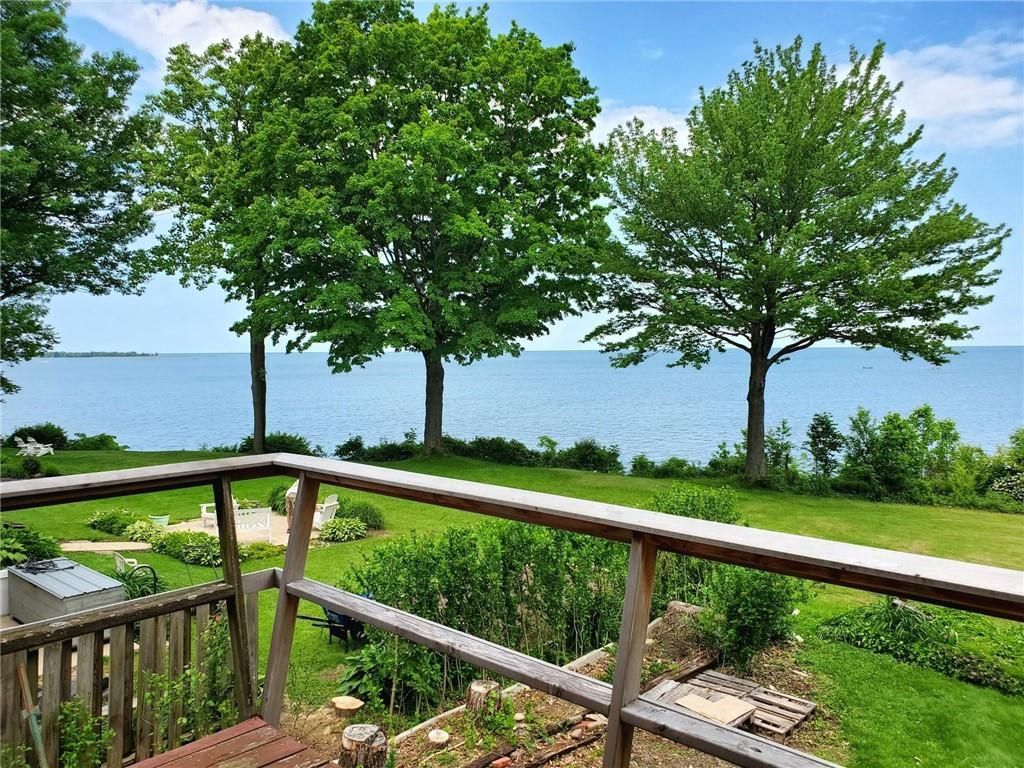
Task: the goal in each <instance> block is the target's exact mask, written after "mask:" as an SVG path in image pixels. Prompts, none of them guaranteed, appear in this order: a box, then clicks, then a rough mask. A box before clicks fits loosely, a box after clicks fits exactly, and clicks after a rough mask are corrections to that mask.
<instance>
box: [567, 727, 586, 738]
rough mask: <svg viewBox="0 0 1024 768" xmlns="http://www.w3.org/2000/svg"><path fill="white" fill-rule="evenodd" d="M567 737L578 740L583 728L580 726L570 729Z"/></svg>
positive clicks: (581, 735)
mask: <svg viewBox="0 0 1024 768" xmlns="http://www.w3.org/2000/svg"><path fill="white" fill-rule="evenodd" d="M569 738H570V739H575V740H576V741H579V740H580V739H582V738H583V729H582V728H573V729H572V730H571V731H569Z"/></svg>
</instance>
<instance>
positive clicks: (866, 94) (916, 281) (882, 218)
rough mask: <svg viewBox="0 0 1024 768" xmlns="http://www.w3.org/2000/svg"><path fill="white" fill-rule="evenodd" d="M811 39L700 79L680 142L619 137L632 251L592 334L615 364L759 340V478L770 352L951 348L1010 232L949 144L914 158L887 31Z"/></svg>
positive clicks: (938, 358)
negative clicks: (964, 199) (871, 38)
mask: <svg viewBox="0 0 1024 768" xmlns="http://www.w3.org/2000/svg"><path fill="white" fill-rule="evenodd" d="M801 47H802V46H801V41H800V40H799V39H798V40H797V41H796V42H795V44H794V45H792V46H790V47H788V48H782V47H779V48H776V49H774V50H770V49H766V48H762V47H756V48H755V51H754V57H753V58H752V59H751V60H750V61H748V62H747V63H745V64H744V65H743V67H742V68H741V69H740V70H739V71H734V72H732V73H730V75H729V77H728V81H727V83H726V85H725V86H723V87H721V88H716V89H714V90H712V91H710V92H705V91H703V90H702V91H701V92H700V99H699V103H698V104H697V106H696V107H695V108H694V109H693V111H692V112H691V114H690V115H689V118H688V120H687V126H688V129H689V136H688V137H685V140H683V141H682V145H681V138H683V137H680V136H678V135H677V134H676V133H675V132H674V131H672V130H665V131H663V132H661V133H655V132H650V131H645V130H644V128H643V126H642V124H640V123H639V122H634V123H631V124H629V125H627V126H625V127H623V128H621V129H619V130H617V131H616V132H614V134H613V136H612V140H611V147H612V151H613V154H614V162H613V171H612V179H613V186H614V193H613V196H614V199H615V202H616V203H617V205H618V210H619V224H620V226H621V230H622V233H623V239H624V245H625V248H624V250H623V251H622V252H619V253H618V254H617V255H615V256H613V257H612V258H610V259H609V260H608V261H607V262H606V263H605V265H604V268H605V271H606V274H607V280H606V288H607V293H606V298H605V300H604V302H603V306H604V308H605V309H607V310H609V311H610V312H611V313H612V316H611V319H609V320H608V321H607V322H605V323H603V324H602V325H601V326H600V327H598V328H597V329H596V330H595V331H594V332H593V333H592V334H591V338H601V339H605V343H604V348H605V349H606V350H608V351H611V352H614V353H616V355H615V357H614V362H615V364H617V365H630V364H634V363H638V362H640V361H642V360H644V359H646V358H647V357H648V356H650V355H651V354H652V353H655V352H672V353H675V354H676V355H677V359H676V361H675V363H674V364H675V365H695V366H700V365H702V364H704V363H706V362H707V361H708V359H709V355H710V353H711V351H713V350H718V351H723V350H725V349H728V348H737V349H742V350H743V351H745V352H747V353H749V355H750V381H749V386H748V396H747V400H748V414H747V474H748V476H749V477H752V478H758V477H761V476H762V475H763V474H764V472H765V462H764V388H765V380H766V375H767V373H768V370H769V369H770V368H771V367H772V366H773V365H775V364H778V363H781V362H783V361H784V360H786V358H787V357H788V356H789V355H791V354H793V353H795V352H799V351H801V350H804V349H807V348H808V347H810V346H812V345H814V344H816V343H818V342H820V341H823V340H825V339H835V340H839V341H844V342H849V343H851V344H854V345H857V346H860V347H865V348H872V347H886V348H889V349H892V350H895V351H896V352H898V353H899V354H900V355H902V356H903V357H904V358H907V357H911V356H918V357H921V358H923V359H925V360H928V361H930V362H933V363H936V364H938V363H942V362H944V361H945V360H946V359H947V358H948V356H949V355H950V354H951V352H952V350H951V349H950V346H949V343H950V342H951V341H956V340H960V339H964V338H967V337H968V336H969V335H970V333H971V331H972V330H973V328H971V327H969V326H968V325H966V324H964V323H963V322H962V315H963V314H964V313H965V312H966V311H967V310H969V309H970V308H972V307H976V306H979V305H982V304H985V303H986V302H988V301H989V300H990V297H989V296H987V295H985V293H984V292H983V289H984V288H985V287H987V286H990V285H991V284H992V283H993V282H994V281H995V279H996V275H997V272H996V271H995V270H993V269H992V268H991V265H992V261H993V260H994V259H995V258H996V257H997V256H998V254H999V252H1000V248H1001V245H1002V242H1003V240H1004V239H1005V237H1006V236H1007V230H1006V229H1005V227H1002V226H999V227H991V226H987V225H986V224H984V223H983V222H981V221H979V220H978V219H977V218H976V217H974V216H973V215H971V214H970V213H969V212H968V211H967V210H966V209H965V208H964V206H962V205H960V204H958V203H956V202H954V201H952V200H951V199H950V198H949V192H950V189H951V187H952V185H953V182H954V180H955V178H956V173H955V171H954V170H952V169H950V168H947V167H946V165H945V162H944V158H943V157H942V156H939V157H937V158H934V159H922V158H921V157H920V155H919V153H918V151H917V145H918V142H919V140H920V138H921V135H922V129H921V128H916V129H914V130H907V127H906V121H905V116H904V114H903V113H902V112H901V111H899V110H898V109H897V107H896V104H895V96H896V94H897V92H898V90H899V87H900V86H899V84H894V83H891V82H889V81H888V80H887V79H886V78H885V77H884V76H883V75H882V74H881V72H880V64H881V61H882V56H883V49H882V46H881V45H879V46H877V47H876V48H875V49H874V50H873V51H872V52H871V54H870V55H869V56H862V55H859V54H857V53H856V52H855V51H851V57H850V66H849V69H848V71H847V72H846V73H845V74H842V75H840V74H839V73H837V71H836V69H835V68H834V67H830V66H829V65H828V63H827V62H826V60H825V57H824V55H823V54H822V52H821V49H820V47H819V46H815V47H814V48H813V49H812V51H811V52H810V56H809V57H808V58H807V59H806V60H805V59H803V58H802V56H801Z"/></svg>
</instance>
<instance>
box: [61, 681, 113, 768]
mask: <svg viewBox="0 0 1024 768" xmlns="http://www.w3.org/2000/svg"><path fill="white" fill-rule="evenodd" d="M58 728H59V732H60V748H59V754H60V765H61V768H99V767H100V766H101V765H103V763H104V762H106V759H107V747H108V746H109V745H110V740H111V739H112V738H113V737H114V732H113V731H112V730H110V725H109V724H108V723H107V720H106V718H104V717H93V714H92V712H90V711H89V708H88V707H87V706H86V705H85V702H83V701H82V700H81V699H80V698H78V697H77V696H76V697H75V698H73V699H69V700H68V701H65V702H64V703H63V704H61V705H60V715H59V717H58Z"/></svg>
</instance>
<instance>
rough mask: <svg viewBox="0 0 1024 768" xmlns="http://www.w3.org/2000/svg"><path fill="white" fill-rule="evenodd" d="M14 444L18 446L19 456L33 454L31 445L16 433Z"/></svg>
mask: <svg viewBox="0 0 1024 768" xmlns="http://www.w3.org/2000/svg"><path fill="white" fill-rule="evenodd" d="M14 445H15V446H17V448H18V455H19V456H34V455H35V454H33V453H32V447H31V446H30V445H29V444H28V443H26V442H25V441H24V440H22V439H21V438H20V437H18V436H17V435H15V436H14Z"/></svg>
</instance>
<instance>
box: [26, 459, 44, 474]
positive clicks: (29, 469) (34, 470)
mask: <svg viewBox="0 0 1024 768" xmlns="http://www.w3.org/2000/svg"><path fill="white" fill-rule="evenodd" d="M21 468H22V470H24V472H25V474H26V475H27V476H28V477H35V476H36V475H40V474H42V472H43V465H42V464H41V463H40V462H39V459H37V458H36V457H35V456H23V457H22V459H21Z"/></svg>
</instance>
